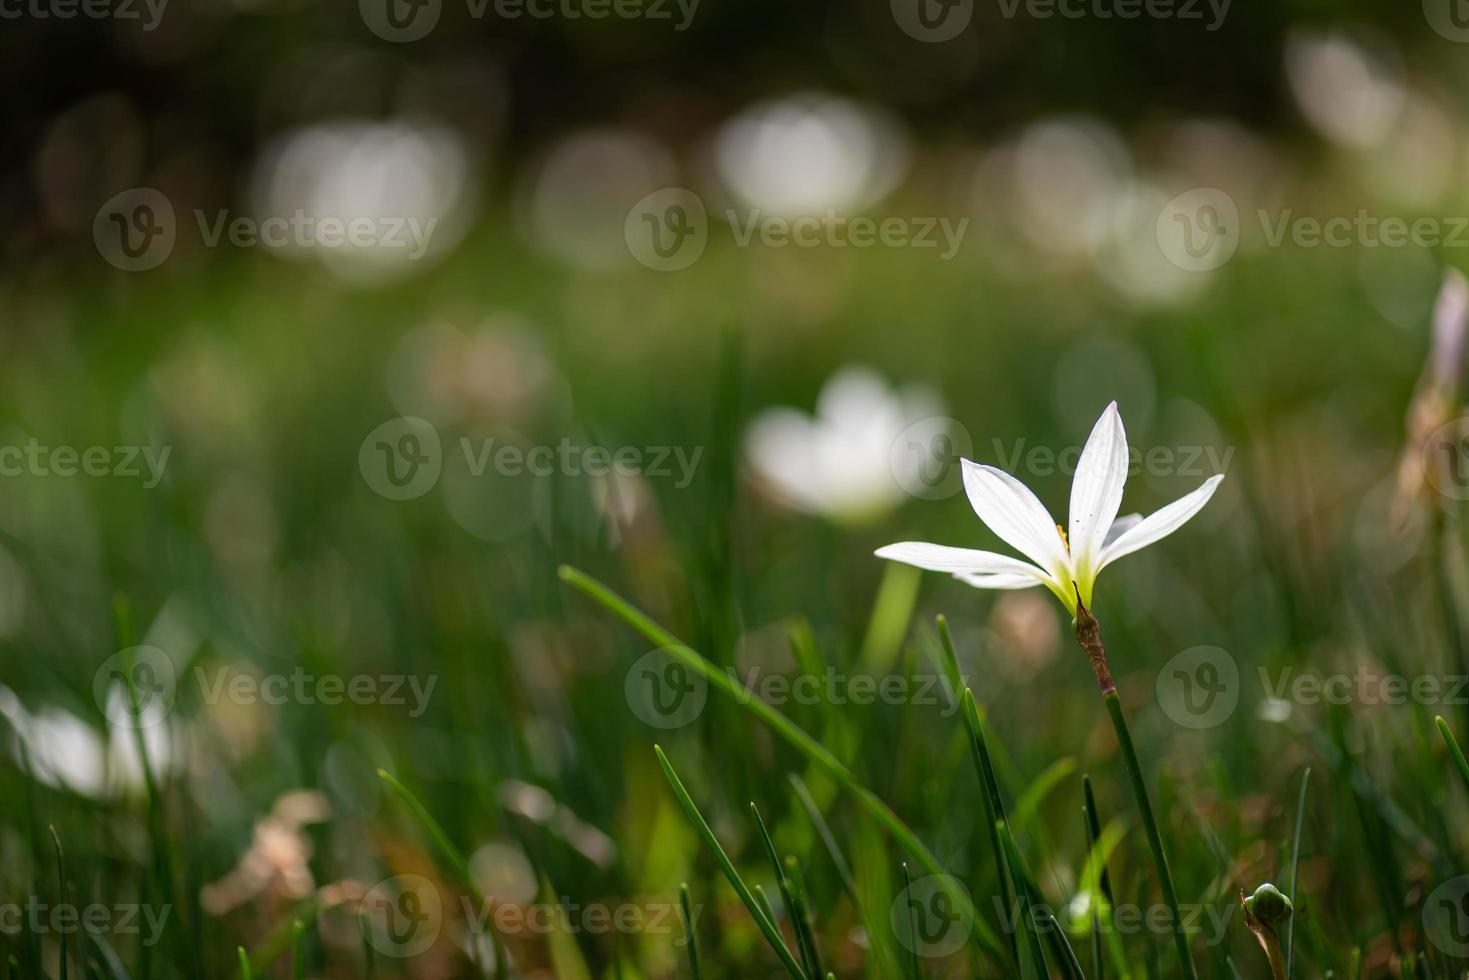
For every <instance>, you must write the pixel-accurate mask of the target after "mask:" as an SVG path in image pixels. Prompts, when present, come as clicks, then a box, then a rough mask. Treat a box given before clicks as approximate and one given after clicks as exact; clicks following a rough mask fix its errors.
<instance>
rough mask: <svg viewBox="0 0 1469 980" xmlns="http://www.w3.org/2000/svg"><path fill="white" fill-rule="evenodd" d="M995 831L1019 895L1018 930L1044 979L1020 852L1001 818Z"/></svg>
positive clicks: (1038, 942) (1034, 965)
mask: <svg viewBox="0 0 1469 980" xmlns="http://www.w3.org/2000/svg"><path fill="white" fill-rule="evenodd" d="M995 832H996V833H997V834H999V837H1000V846H1001V847H1002V848H1003V849H1004V851H1005V859H1006V861H1007V862H1008V863H1009V865H1010V874H1011V875H1012V877H1013V878H1014V885H1015V894H1016V895H1017V896H1018V897H1019V900H1018V903H1017V904H1016V905H1015V906H1012V910H1013V911H1014V912H1015V913H1016V915H1017V916H1018V919H1017V921H1018V923H1019V926H1020V931H1021V932H1023V933H1024V934H1025V939H1026V943H1027V946H1028V948H1029V951H1030V962H1031V965H1032V966H1033V967H1034V969H1035V975H1036V976H1037V977H1040V978H1041V980H1045V978H1046V977H1048V976H1050V974H1049V973H1048V972H1047V970H1046V958H1045V954H1043V953H1042V952H1041V941H1040V937H1039V936H1037V935H1036V934H1035V922H1034V921H1033V920H1032V919H1031V915H1030V896H1029V893H1028V889H1027V888H1026V883H1025V879H1024V877H1023V876H1022V874H1021V872H1020V852H1019V851H1017V850H1016V849H1015V840H1014V838H1012V837H1011V836H1010V828H1009V827H1008V826H1006V825H1005V822H1004V821H1003V820H1000V821H996V823H995Z"/></svg>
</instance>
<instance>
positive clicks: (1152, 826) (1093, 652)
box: [1076, 597, 1198, 980]
mask: <svg viewBox="0 0 1469 980" xmlns="http://www.w3.org/2000/svg"><path fill="white" fill-rule="evenodd" d="M1076 641H1077V642H1078V643H1080V644H1081V648H1082V650H1084V651H1086V655H1087V659H1088V660H1090V661H1091V666H1092V672H1093V673H1094V674H1095V675H1096V677H1097V686H1098V687H1099V688H1101V691H1102V700H1103V701H1104V702H1106V705H1107V714H1109V715H1110V716H1111V717H1112V727H1113V728H1114V729H1116V730H1117V742H1118V744H1119V745H1121V746H1122V759H1123V761H1124V762H1125V763H1126V764H1127V775H1128V776H1129V777H1130V778H1131V779H1132V795H1133V796H1134V797H1135V798H1136V799H1137V808H1138V810H1139V811H1140V812H1141V813H1142V817H1143V829H1144V830H1146V831H1147V833H1148V847H1149V849H1151V850H1152V852H1153V865H1154V866H1155V867H1156V868H1157V871H1158V883H1159V884H1160V885H1161V886H1162V888H1163V901H1164V902H1166V903H1167V904H1168V911H1169V912H1170V913H1171V914H1172V921H1173V942H1174V944H1175V945H1177V947H1178V960H1179V964H1180V966H1181V968H1182V970H1183V976H1184V978H1185V980H1197V978H1198V971H1197V970H1195V969H1194V960H1193V954H1192V953H1190V952H1189V948H1188V935H1187V934H1186V933H1185V932H1184V928H1183V917H1182V916H1181V915H1180V914H1179V911H1178V893H1177V892H1176V891H1175V890H1174V888H1173V874H1172V873H1171V872H1170V871H1169V870H1168V856H1167V855H1166V854H1164V853H1163V837H1162V835H1161V834H1159V833H1158V821H1157V819H1156V818H1155V817H1154V816H1153V804H1152V803H1151V802H1149V800H1148V786H1147V783H1146V782H1144V780H1143V771H1142V766H1140V765H1139V764H1138V761H1137V750H1136V749H1135V748H1133V745H1132V735H1131V734H1130V733H1129V732H1128V730H1127V719H1126V718H1124V717H1123V715H1122V699H1121V698H1120V697H1118V695H1117V685H1116V684H1114V683H1113V682H1112V672H1111V671H1110V670H1109V669H1108V666H1107V651H1106V649H1105V648H1104V647H1103V646H1102V630H1101V627H1100V626H1099V625H1098V623H1097V620H1096V617H1094V616H1093V615H1092V614H1091V611H1090V610H1088V609H1087V608H1086V606H1085V605H1083V604H1082V603H1081V602H1080V601H1079V597H1078V602H1077V604H1076Z"/></svg>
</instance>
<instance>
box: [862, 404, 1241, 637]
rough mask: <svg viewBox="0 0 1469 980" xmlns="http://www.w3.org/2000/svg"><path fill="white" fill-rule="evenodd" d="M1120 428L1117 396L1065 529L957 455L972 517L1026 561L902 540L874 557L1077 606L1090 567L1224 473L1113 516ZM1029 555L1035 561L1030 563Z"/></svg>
mask: <svg viewBox="0 0 1469 980" xmlns="http://www.w3.org/2000/svg"><path fill="white" fill-rule="evenodd" d="M1127 465H1128V458H1127V434H1126V433H1125V432H1124V431H1123V429H1122V416H1121V415H1119V414H1118V413H1117V403H1116V402H1113V403H1112V404H1110V405H1108V406H1107V409H1106V411H1104V412H1103V413H1102V417H1101V418H1100V419H1098V420H1097V424H1096V425H1095V426H1094V427H1093V428H1092V434H1091V436H1089V437H1088V438H1087V441H1086V447H1085V448H1084V449H1082V451H1081V458H1080V459H1079V460H1078V461H1077V464H1076V475H1075V476H1074V477H1073V478H1072V481H1071V520H1070V531H1069V534H1068V533H1067V532H1065V531H1062V529H1061V526H1060V525H1059V524H1056V523H1054V522H1052V520H1051V515H1050V514H1048V513H1047V512H1046V508H1045V506H1044V505H1043V504H1041V502H1040V501H1039V500H1038V499H1036V495H1035V494H1033V493H1031V492H1030V490H1029V489H1028V488H1027V487H1026V486H1025V484H1023V483H1021V482H1020V481H1019V480H1017V479H1015V477H1013V476H1011V475H1010V474H1009V473H1006V472H1004V471H1003V470H998V469H995V468H994V467H993V466H985V465H983V464H981V463H973V462H970V461H969V460H967V459H966V460H963V467H964V490H965V492H966V493H967V494H968V495H969V503H970V504H971V505H972V506H973V507H974V512H975V513H976V514H978V515H979V519H980V520H982V521H984V523H985V524H986V525H987V526H988V527H989V529H990V530H991V531H994V532H995V534H997V535H998V536H999V537H1000V540H1002V541H1004V542H1005V543H1006V544H1008V545H1009V546H1010V547H1012V548H1014V549H1015V550H1016V551H1018V552H1020V553H1021V554H1023V555H1025V557H1027V558H1029V559H1030V561H1028V562H1026V561H1021V560H1020V559H1018V558H1011V557H1009V556H1007V555H999V554H995V553H994V552H991V551H973V550H971V549H968V548H950V547H947V546H945V545H939V544H925V543H923V542H921V541H904V542H902V543H900V544H890V545H888V546H887V547H885V548H879V549H878V550H877V556H878V557H879V558H890V559H892V560H893V561H901V562H905V563H907V564H909V565H916V566H917V567H919V568H924V569H928V570H929V571H935V572H949V573H951V574H952V575H953V576H954V577H955V578H957V579H959V580H960V581H962V582H967V583H968V584H970V585H972V586H974V587H975V588H980V589H1028V588H1031V587H1033V586H1036V585H1044V586H1046V588H1048V589H1050V590H1051V591H1052V592H1054V593H1055V594H1056V595H1057V597H1059V598H1060V600H1061V601H1062V602H1064V603H1065V604H1066V608H1067V609H1068V610H1069V611H1070V612H1071V613H1072V615H1075V614H1076V598H1077V594H1078V593H1080V595H1081V601H1082V603H1083V604H1085V605H1087V606H1090V605H1091V603H1092V586H1093V585H1094V584H1095V583H1096V580H1097V573H1098V572H1100V571H1101V570H1102V569H1103V568H1106V567H1107V566H1108V565H1110V564H1111V563H1112V562H1114V561H1116V560H1117V559H1118V558H1121V557H1122V556H1123V555H1130V554H1132V553H1133V552H1134V551H1137V550H1138V549H1139V548H1145V547H1147V546H1148V545H1150V544H1152V543H1153V542H1155V541H1158V540H1160V539H1162V538H1165V537H1167V536H1168V535H1170V534H1172V533H1173V532H1174V531H1176V530H1178V529H1179V528H1180V527H1182V526H1183V524H1184V522H1185V521H1187V520H1188V519H1189V518H1190V517H1193V516H1194V515H1195V514H1197V513H1198V512H1199V510H1200V509H1201V508H1202V507H1203V506H1204V504H1206V503H1208V501H1209V498H1210V497H1211V496H1213V495H1214V488H1215V487H1217V486H1219V481H1220V480H1222V479H1224V477H1223V475H1222V474H1221V475H1218V476H1211V477H1210V478H1209V479H1208V480H1206V481H1205V482H1204V485H1203V486H1201V487H1199V488H1198V489H1197V490H1195V491H1194V492H1193V493H1190V494H1188V495H1187V496H1184V497H1180V498H1179V499H1178V500H1175V501H1174V502H1173V503H1171V504H1169V505H1168V506H1166V507H1163V508H1162V509H1160V510H1157V511H1155V512H1153V513H1152V514H1149V515H1148V516H1147V517H1141V516H1139V515H1137V514H1130V515H1128V516H1126V517H1118V516H1117V511H1118V509H1119V508H1120V507H1121V506H1122V485H1123V484H1124V483H1125V482H1126V481H1127ZM1032 562H1033V563H1034V564H1032Z"/></svg>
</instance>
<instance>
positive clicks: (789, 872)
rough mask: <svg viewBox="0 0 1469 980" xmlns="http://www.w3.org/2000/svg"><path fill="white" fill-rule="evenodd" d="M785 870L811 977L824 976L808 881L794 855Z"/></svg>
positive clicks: (794, 914)
mask: <svg viewBox="0 0 1469 980" xmlns="http://www.w3.org/2000/svg"><path fill="white" fill-rule="evenodd" d="M785 868H786V881H788V882H789V883H790V888H791V901H793V902H794V903H795V907H794V908H792V909H791V918H792V919H793V920H794V921H795V923H796V928H797V930H798V932H799V938H800V939H801V941H802V942H804V943H805V944H806V953H807V955H808V956H810V958H811V975H812V976H813V977H820V976H824V975H825V973H826V970H825V969H824V967H823V966H822V963H821V950H820V948H819V947H818V946H817V945H816V925H815V923H814V922H813V921H812V919H811V909H810V906H809V905H808V904H807V902H806V881H805V879H804V878H803V877H802V875H801V865H800V862H798V861H797V860H796V859H795V857H794V855H789V854H788V855H786V860H785Z"/></svg>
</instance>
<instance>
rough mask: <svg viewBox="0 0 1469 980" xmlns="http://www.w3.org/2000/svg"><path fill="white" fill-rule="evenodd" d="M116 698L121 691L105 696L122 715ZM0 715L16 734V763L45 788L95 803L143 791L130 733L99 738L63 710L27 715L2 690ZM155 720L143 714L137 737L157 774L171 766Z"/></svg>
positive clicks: (165, 736)
mask: <svg viewBox="0 0 1469 980" xmlns="http://www.w3.org/2000/svg"><path fill="white" fill-rule="evenodd" d="M121 697H122V689H121V687H117V688H114V689H113V690H112V691H110V692H109V695H108V698H109V705H108V708H109V711H110V712H125V711H126V709H125V708H123V707H122V705H121V704H120V703H114V702H113V699H114V698H121ZM155 707H156V706H155ZM0 716H4V718H5V720H6V721H8V722H9V723H10V727H11V728H12V729H13V731H14V733H15V736H16V740H17V744H16V746H15V748H16V755H17V761H23V762H24V763H25V764H27V765H29V767H30V768H31V771H32V772H34V773H35V776H36V778H37V779H38V780H40V781H41V782H43V783H45V784H46V785H47V786H52V787H55V788H57V789H66V790H70V791H71V792H73V793H80V794H81V795H83V796H88V797H91V798H92V799H99V800H100V799H112V798H115V797H118V796H124V795H133V794H137V793H140V792H142V790H143V788H144V776H143V766H142V762H141V760H140V759H139V758H138V751H137V739H136V736H135V735H134V733H133V732H132V731H130V730H124V729H120V728H113V729H111V730H110V732H109V733H107V734H104V733H103V732H102V731H101V730H99V729H98V728H96V727H95V726H93V725H90V724H88V723H87V722H85V721H83V720H82V719H80V718H78V717H77V716H76V715H73V714H72V713H71V712H69V711H67V710H65V709H64V708H56V707H50V706H47V707H43V708H41V709H40V710H39V711H37V712H36V713H35V714H31V713H30V712H29V711H27V710H26V708H25V706H24V705H22V704H21V702H20V699H19V698H18V697H17V696H16V695H15V692H14V691H12V690H10V688H8V687H3V686H0ZM159 721H161V717H160V718H156V719H153V718H149V717H148V714H147V712H145V714H144V717H143V722H144V726H143V727H142V728H141V733H142V735H143V739H144V742H145V743H146V745H147V749H148V759H149V761H150V762H151V763H152V765H153V769H154V772H155V773H156V774H159V775H162V774H164V773H166V772H168V771H169V770H170V769H171V768H172V766H173V761H174V752H173V746H172V744H171V742H170V741H169V737H168V732H167V726H166V725H162V724H158V722H159ZM108 735H110V736H111V737H110V738H109V737H108ZM22 753H23V756H24V757H23V759H22Z"/></svg>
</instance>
